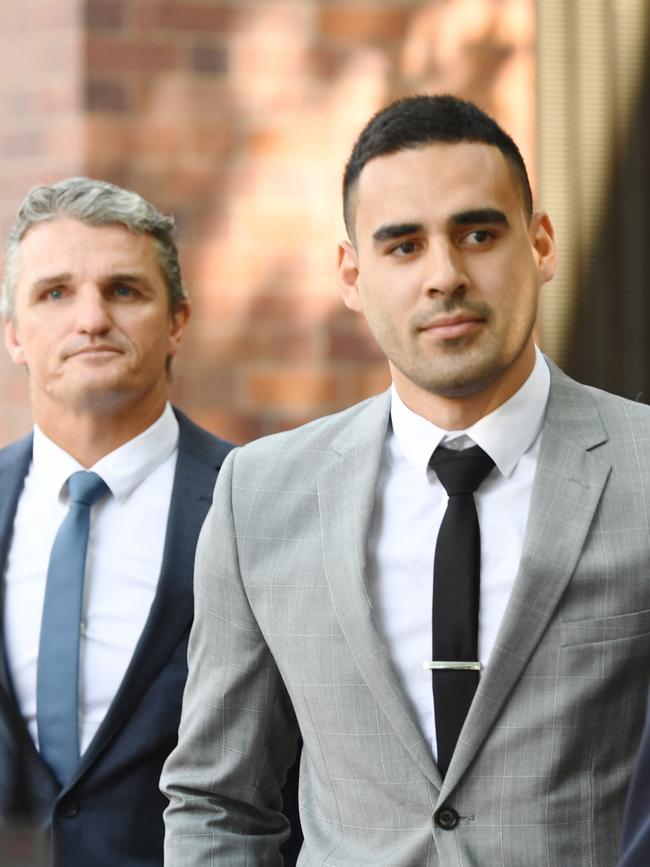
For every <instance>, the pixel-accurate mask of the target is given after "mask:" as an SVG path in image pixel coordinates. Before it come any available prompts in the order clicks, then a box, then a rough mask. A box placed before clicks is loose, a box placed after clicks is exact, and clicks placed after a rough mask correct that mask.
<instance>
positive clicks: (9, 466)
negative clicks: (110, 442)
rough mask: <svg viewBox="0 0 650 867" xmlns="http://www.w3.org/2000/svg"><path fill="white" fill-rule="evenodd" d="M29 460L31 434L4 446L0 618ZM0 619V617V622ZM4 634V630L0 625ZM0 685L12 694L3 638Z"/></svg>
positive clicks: (0, 477)
mask: <svg viewBox="0 0 650 867" xmlns="http://www.w3.org/2000/svg"><path fill="white" fill-rule="evenodd" d="M31 460H32V436H31V434H30V435H29V436H28V437H25V438H24V439H22V440H20V441H19V442H17V443H14V444H13V445H11V446H9V447H8V448H6V449H4V451H3V454H2V461H1V463H0V480H1V484H2V497H0V576H2V580H0V618H2V619H3V618H4V573H5V570H6V568H7V556H8V554H9V545H10V544H11V536H12V534H13V526H14V519H15V517H16V509H17V507H18V499H19V497H20V493H21V491H22V489H23V485H24V483H25V476H26V475H27V472H28V470H29V465H30V462H31ZM1 623H2V620H1V619H0V624H1ZM0 632H1V633H2V634H3V635H4V630H3V629H2V628H1V627H0ZM0 657H1V658H0V663H1V664H0V688H2V689H4V690H6V691H7V693H8V694H10V695H11V696H12V699H13V690H12V689H11V686H10V678H9V671H8V668H7V656H6V649H5V643H4V638H3V640H2V642H0Z"/></svg>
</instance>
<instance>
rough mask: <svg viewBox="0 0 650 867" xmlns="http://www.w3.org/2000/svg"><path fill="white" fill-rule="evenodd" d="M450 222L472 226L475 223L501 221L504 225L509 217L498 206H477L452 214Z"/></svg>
mask: <svg viewBox="0 0 650 867" xmlns="http://www.w3.org/2000/svg"><path fill="white" fill-rule="evenodd" d="M450 222H451V223H453V224H454V226H470V225H474V224H475V223H500V224H501V225H502V226H507V225H508V218H507V217H506V215H505V214H504V213H503V211H499V210H497V209H496V208H475V209H474V210H472V211H461V212H460V213H458V214H452V216H451V219H450Z"/></svg>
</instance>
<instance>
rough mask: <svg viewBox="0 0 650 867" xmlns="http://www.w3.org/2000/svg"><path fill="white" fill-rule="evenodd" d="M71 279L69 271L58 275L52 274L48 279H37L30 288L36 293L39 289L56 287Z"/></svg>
mask: <svg viewBox="0 0 650 867" xmlns="http://www.w3.org/2000/svg"><path fill="white" fill-rule="evenodd" d="M71 279H72V275H71V274H70V272H69V271H62V272H61V273H60V274H52V275H51V276H49V277H39V279H38V280H35V281H34V283H33V284H32V288H33V289H34V290H35V291H37V292H38V291H39V290H41V289H49V288H50V287H51V286H56V285H58V284H59V283H67V282H68V281H69V280H71Z"/></svg>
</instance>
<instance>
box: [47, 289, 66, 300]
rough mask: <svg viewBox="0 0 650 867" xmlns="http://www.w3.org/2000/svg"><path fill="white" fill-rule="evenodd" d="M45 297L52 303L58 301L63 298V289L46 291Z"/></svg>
mask: <svg viewBox="0 0 650 867" xmlns="http://www.w3.org/2000/svg"><path fill="white" fill-rule="evenodd" d="M45 297H46V298H49V299H50V300H52V301H59V300H60V299H61V298H63V289H48V290H47V292H46V294H45Z"/></svg>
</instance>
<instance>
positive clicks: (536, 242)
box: [530, 211, 557, 283]
mask: <svg viewBox="0 0 650 867" xmlns="http://www.w3.org/2000/svg"><path fill="white" fill-rule="evenodd" d="M530 240H531V243H532V245H533V250H534V251H535V256H536V259H537V273H538V275H539V280H540V283H546V282H548V281H549V280H552V279H553V277H554V276H555V269H556V268H557V246H556V244H555V230H554V229H553V224H552V223H551V219H550V217H549V215H548V214H547V213H546V211H536V212H535V213H534V214H533V216H532V217H531V220H530Z"/></svg>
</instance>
